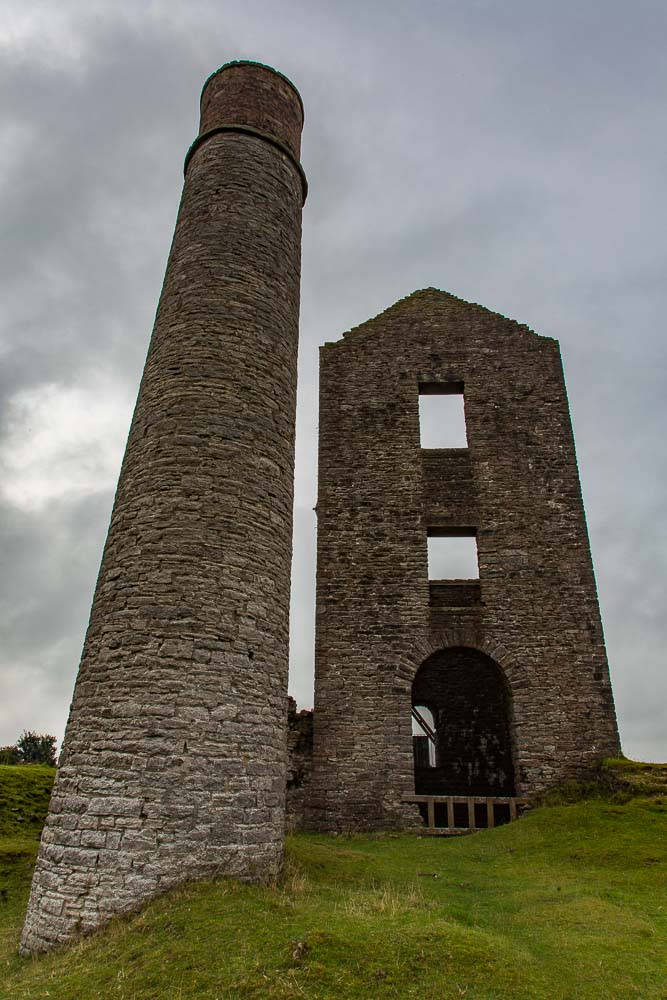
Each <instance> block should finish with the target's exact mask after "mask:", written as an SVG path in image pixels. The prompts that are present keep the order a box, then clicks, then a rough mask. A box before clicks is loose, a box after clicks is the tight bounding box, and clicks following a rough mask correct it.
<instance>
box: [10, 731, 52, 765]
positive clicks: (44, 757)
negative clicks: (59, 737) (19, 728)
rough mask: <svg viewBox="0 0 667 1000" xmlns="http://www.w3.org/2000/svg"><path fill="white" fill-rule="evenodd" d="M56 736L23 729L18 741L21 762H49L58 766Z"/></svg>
mask: <svg viewBox="0 0 667 1000" xmlns="http://www.w3.org/2000/svg"><path fill="white" fill-rule="evenodd" d="M56 742H57V741H56V738H55V736H46V735H44V736H42V735H40V734H39V733H33V732H30V730H25V729H24V730H23V732H22V733H21V735H20V737H19V738H18V740H17V741H16V751H17V753H18V757H19V759H18V762H17V763H19V764H48V765H49V766H50V767H55V766H56Z"/></svg>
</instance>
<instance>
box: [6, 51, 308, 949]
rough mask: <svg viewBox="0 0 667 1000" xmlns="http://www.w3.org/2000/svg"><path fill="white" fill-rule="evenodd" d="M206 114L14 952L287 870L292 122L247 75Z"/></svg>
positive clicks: (296, 231) (231, 77) (251, 67)
mask: <svg viewBox="0 0 667 1000" xmlns="http://www.w3.org/2000/svg"><path fill="white" fill-rule="evenodd" d="M228 90H229V93H231V94H232V97H233V99H230V100H231V104H230V100H228ZM242 95H244V96H243V100H241V96H242ZM235 102H236V103H235ZM231 105H234V106H236V107H237V113H235V114H234V115H232V114H231V112H230V106H231ZM202 107H203V109H204V113H203V116H202V131H201V134H200V137H199V140H198V141H197V142H196V143H195V145H194V146H193V147H192V149H191V151H190V154H189V157H188V160H187V170H186V177H185V186H184V189H183V197H182V201H181V206H180V211H179V215H178V220H177V223H176V231H175V234H174V240H173V244H172V248H171V253H170V255H169V261H168V264H167V271H166V276H165V281H164V287H163V290H162V295H161V298H160V303H159V307H158V311H157V316H156V320H155V327H154V330H153V336H152V340H151V343H150V348H149V352H148V357H147V361H146V367H145V371H144V375H143V379H142V383H141V388H140V391H139V398H138V401H137V405H136V409H135V413H134V417H133V420H132V426H131V429H130V434H129V439H128V443H127V450H126V453H125V458H124V460H123V466H122V470H121V474H120V480H119V483H118V490H117V493H116V499H115V503H114V508H113V513H112V517H111V524H110V527H109V534H108V538H107V542H106V546H105V549H104V555H103V559H102V565H101V569H100V574H99V578H98V581H97V587H96V591H95V597H94V601H93V607H92V612H91V618H90V625H89V628H88V633H87V636H86V640H85V646H84V650H83V656H82V660H81V666H80V670H79V675H78V678H77V682H76V688H75V691H74V698H73V701H72V707H71V712H70V718H69V722H68V726H67V731H66V735H65V740H64V744H63V751H62V757H61V765H60V769H59V773H58V778H57V782H56V786H55V789H54V792H53V797H52V800H51V807H50V811H49V815H48V818H47V822H46V827H45V829H44V834H43V838H42V843H41V847H40V853H39V857H38V861H37V867H36V871H35V875H34V881H33V887H32V893H31V897H30V902H29V906H28V913H27V917H26V922H25V928H24V934H23V940H22V946H21V947H22V950H23V952H24V953H29V952H38V951H44V950H47V949H49V948H52V947H53V946H55V945H57V944H59V943H61V942H63V941H66V940H68V939H70V938H72V937H73V936H75V935H77V934H80V933H85V932H87V931H91V930H92V929H94V928H95V927H97V926H98V925H100V924H101V923H103V922H104V921H105V920H107V919H108V918H109V917H111V916H112V915H114V914H117V913H123V912H127V911H129V910H133V909H136V908H137V907H138V906H139V905H141V903H142V902H143V901H144V900H146V899H147V898H150V897H151V896H154V895H155V894H157V893H160V892H162V891H164V890H165V889H167V888H169V887H171V886H173V885H175V884H177V883H179V882H183V881H185V880H189V879H193V878H200V877H204V876H209V875H213V874H215V873H218V872H222V873H225V874H228V875H231V876H236V877H238V878H241V879H245V880H258V879H266V878H271V877H272V876H274V875H275V874H276V872H277V870H278V867H279V865H280V863H281V859H282V851H283V832H284V809H285V774H286V747H285V699H286V695H287V650H288V611H289V592H290V562H291V551H292V499H293V462H294V417H295V401H296V361H297V336H298V314H299V275H300V246H301V208H302V202H303V197H304V182H303V176H302V173H301V171H300V168H299V166H298V163H297V162H296V158H298V155H299V148H298V136H299V133H300V130H301V124H302V121H303V118H302V108H301V101H300V98H299V96H298V94H297V93H296V91H295V90H294V88H293V87H292V85H291V84H290V83H289V82H288V81H286V80H285V78H284V77H282V76H280V75H279V74H277V73H276V72H274V71H272V70H270V69H268V68H267V67H263V66H260V65H257V64H250V63H243V64H232V65H231V66H228V67H223V70H222V71H219V72H218V73H217V74H215V75H214V76H213V77H212V78H211V79H210V80H209V81H208V83H207V86H206V88H205V92H204V96H203V101H202ZM239 108H240V110H239ZM230 117H231V118H232V121H231V122H230V121H229V118H230ZM230 126H231V127H230ZM267 131H269V132H271V133H272V137H269V139H266V138H265V137H264V135H260V134H257V133H259V132H261V133H265V132H267Z"/></svg>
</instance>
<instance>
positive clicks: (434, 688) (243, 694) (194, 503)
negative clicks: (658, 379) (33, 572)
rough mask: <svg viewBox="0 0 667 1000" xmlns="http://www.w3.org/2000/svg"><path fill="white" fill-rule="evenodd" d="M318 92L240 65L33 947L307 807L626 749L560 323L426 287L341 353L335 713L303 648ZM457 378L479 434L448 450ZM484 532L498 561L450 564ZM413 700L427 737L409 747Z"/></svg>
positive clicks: (54, 826)
mask: <svg viewBox="0 0 667 1000" xmlns="http://www.w3.org/2000/svg"><path fill="white" fill-rule="evenodd" d="M302 125H303V107H302V104H301V99H300V97H299V95H298V93H297V91H296V90H295V89H294V87H293V86H292V84H291V83H290V82H289V81H288V80H286V79H285V77H283V76H282V75H281V74H279V73H277V72H275V71H274V70H271V69H270V68H268V67H265V66H261V65H258V64H255V63H248V62H242V63H231V64H228V65H227V66H223V67H222V69H221V70H219V71H218V72H217V73H215V74H213V76H212V77H211V78H210V79H209V80H208V81H207V83H206V84H205V86H204V90H203V93H202V102H201V125H200V133H199V137H198V138H197V140H196V141H195V142H194V144H193V146H192V147H191V149H190V151H189V153H188V155H187V157H186V169H185V183H184V188H183V196H182V200H181V206H180V211H179V215H178V220H177V223H176V231H175V234H174V240H173V244H172V248H171V252H170V255H169V260H168V263H167V270H166V275H165V280H164V287H163V290H162V295H161V298H160V303H159V307H158V311H157V316H156V320H155V327H154V330H153V335H152V339H151V343H150V347H149V351H148V357H147V360H146V367H145V370H144V374H143V378H142V382H141V387H140V391H139V398H138V401H137V405H136V409H135V413H134V417H133V420H132V425H131V429H130V434H129V438H128V442H127V449H126V452H125V457H124V460H123V465H122V469H121V473H120V479H119V483H118V490H117V493H116V498H115V502H114V507H113V512H112V517H111V524H110V527H109V534H108V538H107V542H106V546H105V550H104V555H103V559H102V565H101V568H100V573H99V578H98V581H97V586H96V590H95V596H94V600H93V606H92V612H91V618H90V625H89V628H88V633H87V636H86V640H85V645H84V650H83V656H82V660H81V666H80V669H79V674H78V678H77V682H76V688H75V691H74V697H73V701H72V707H71V713H70V718H69V722H68V726H67V731H66V735H65V741H64V744H63V750H62V756H61V761H60V768H59V773H58V778H57V781H56V785H55V789H54V792H53V797H52V801H51V806H50V811H49V815H48V818H47V823H46V827H45V829H44V834H43V838H42V843H41V847H40V853H39V857H38V861H37V867H36V870H35V876H34V880H33V887H32V893H31V897H30V902H29V905H28V913H27V917H26V922H25V927H24V934H23V940H22V946H21V947H22V950H23V952H24V953H31V952H37V951H44V950H48V949H49V948H52V947H54V946H55V945H57V944H59V943H62V942H64V941H67V940H69V939H70V938H72V937H74V936H75V935H77V934H79V933H83V932H86V931H90V930H92V929H94V928H95V927H97V926H99V925H100V924H102V923H104V922H105V921H106V920H107V919H109V918H110V917H111V916H113V915H114V914H118V913H123V912H128V911H130V910H133V909H136V908H137V907H138V906H140V905H141V903H142V902H143V901H145V900H147V899H149V898H151V897H152V896H154V895H156V894H158V893H160V892H163V891H164V890H166V889H168V888H170V887H172V886H174V885H177V884H178V883H180V882H183V881H185V880H191V879H194V878H201V877H206V876H209V875H212V874H217V873H221V874H226V875H231V876H233V877H237V878H240V879H244V880H258V879H266V878H271V877H273V876H275V874H276V873H277V871H278V868H279V865H280V863H281V858H282V850H283V835H284V829H285V793H286V789H285V786H286V779H287V780H288V782H289V786H290V787H289V796H290V803H291V808H292V820H291V822H292V825H295V824H298V823H301V824H305V825H307V826H309V827H310V828H312V829H319V830H334V831H338V830H348V829H367V830H375V829H386V828H392V827H404V826H414V825H415V824H418V823H419V822H420V820H419V813H418V811H417V809H416V807H415V805H414V804H410V803H406V802H405V801H404V799H405V797H406V795H409V794H410V793H414V791H415V789H416V790H417V791H418V792H419V791H424V792H428V793H430V794H439V793H443V794H451V793H455V792H463V793H464V794H468V795H471V794H482V795H511V794H513V793H514V792H520V793H531V792H533V791H535V790H537V789H540V788H543V787H544V786H546V785H549V784H551V783H553V782H556V781H560V780H562V779H564V778H570V777H575V776H577V775H580V774H584V773H586V772H587V770H588V769H590V767H591V766H592V765H593V764H594V762H596V761H597V760H599V759H600V758H601V757H604V756H607V755H609V754H611V753H614V752H616V751H617V750H618V736H617V730H616V722H615V716H614V709H613V702H612V697H611V690H610V686H609V675H608V668H607V661H606V656H605V648H604V641H603V636H602V628H601V623H600V616H599V610H598V604H597V597H596V590H595V582H594V578H593V569H592V564H591V558H590V552H589V546H588V539H587V534H586V525H585V519H584V512H583V506H582V501H581V494H580V489H579V479H578V473H577V465H576V459H575V452H574V444H573V439H572V433H571V429H570V421H569V414H568V406H567V398H566V393H565V386H564V381H563V374H562V369H561V363H560V356H559V350H558V344H557V343H556V341H554V340H551V339H549V338H546V337H540V336H538V335H536V334H535V333H532V332H531V331H530V330H528V329H527V328H526V327H523V326H520V325H518V324H516V323H514V322H512V321H510V320H507V319H504V318H502V317H501V316H498V315H496V314H495V313H492V312H489V311H488V310H486V309H483V308H482V307H480V306H476V305H470V304H468V303H465V302H462V301H460V300H459V299H456V298H454V297H453V296H451V295H448V294H446V293H444V292H439V291H435V290H434V289H428V290H426V291H422V292H417V293H415V294H414V295H412V296H410V297H408V298H407V299H404V300H402V301H401V302H398V303H397V304H396V305H394V306H392V307H391V308H390V309H388V310H387V311H386V312H385V313H383V314H382V315H380V316H378V317H376V318H375V319H373V320H370V321H369V322H368V323H366V324H364V325H363V326H361V327H358V328H357V329H355V330H352V331H350V332H349V333H348V334H346V335H345V337H344V338H343V339H342V340H340V341H338V342H336V343H334V344H327V345H325V346H324V347H323V348H322V352H321V398H320V443H319V498H318V508H317V510H318V571H317V623H316V686H315V715H314V724H313V719H312V717H311V716H310V715H309V714H308V713H301V714H299V715H298V714H297V713H296V708H295V706H294V705H292V706H291V707H290V726H289V742H290V747H289V749H290V766H289V772H288V762H287V732H288V726H287V719H286V704H287V656H288V609H289V590H290V562H291V552H292V502H293V465H294V417H295V399H296V358H297V332H298V313H299V275H300V243H301V209H302V205H303V202H304V200H305V196H306V182H305V177H304V174H303V171H302V169H301V166H300V163H299V155H300V153H299V147H300V135H301V129H302ZM432 396H458V397H459V398H460V399H461V400H462V401H463V404H464V408H465V423H466V429H467V439H466V441H465V442H464V443H465V445H466V446H465V447H453V448H452V447H447V446H444V447H441V448H434V449H433V448H424V447H422V446H421V440H420V422H419V406H420V398H421V399H424V398H426V397H432ZM456 536H460V537H464V538H467V539H468V540H469V543H470V544H471V545H472V546H473V548H475V546H476V554H477V564H476V567H477V566H478V570H477V568H475V571H474V573H472V574H471V575H470V578H465V579H459V578H458V576H459V574H458V573H457V572H455V571H454V570H452V572H451V573H448V572H445V573H444V576H443V575H442V574H441V575H440V576H438V578H433V579H429V572H428V559H427V554H428V546H429V541H430V540H438V539H440V540H447V539H449V538H453V537H456ZM413 719H416V720H417V721H418V723H419V730H418V732H417V734H416V735H415V736H414V737H413V731H412V725H413Z"/></svg>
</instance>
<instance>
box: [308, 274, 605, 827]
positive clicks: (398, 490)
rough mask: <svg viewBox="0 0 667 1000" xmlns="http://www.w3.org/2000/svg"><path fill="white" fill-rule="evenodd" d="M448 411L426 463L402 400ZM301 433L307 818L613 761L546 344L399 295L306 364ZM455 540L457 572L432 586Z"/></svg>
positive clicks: (498, 787)
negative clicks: (436, 566) (308, 533)
mask: <svg viewBox="0 0 667 1000" xmlns="http://www.w3.org/2000/svg"><path fill="white" fill-rule="evenodd" d="M452 395H454V396H458V397H459V398H460V401H461V402H462V404H463V405H464V409H465V428H466V437H467V444H466V441H465V440H464V444H466V446H465V447H456V448H447V447H445V448H423V447H422V446H421V442H420V421H419V404H420V398H422V400H423V398H424V397H430V396H441V397H447V396H452ZM319 419H320V437H319V495H318V504H317V516H318V544H317V611H316V616H317V617H316V649H315V726H314V759H313V779H312V785H311V789H310V795H309V824H310V825H311V826H313V827H314V828H316V829H323V830H338V829H350V828H351V829H358V828H363V829H382V828H385V827H387V826H392V825H397V824H398V825H400V824H401V823H402V822H404V821H405V820H406V810H407V809H408V808H412V809H414V806H412V807H406V806H405V805H404V804H402V798H403V796H404V795H405V794H406V793H410V792H412V791H417V792H422V793H428V794H448V795H451V794H455V793H459V794H461V793H463V794H466V795H485V796H488V795H505V796H508V795H515V794H517V793H519V794H524V795H525V794H530V793H532V792H535V791H537V790H539V789H541V788H544V787H545V786H547V785H550V784H553V783H555V782H559V781H562V780H564V779H569V778H575V777H577V776H581V775H583V774H585V773H586V772H587V771H590V769H591V765H592V764H593V762H595V761H596V760H599V759H600V758H601V757H604V756H608V755H611V754H613V753H617V752H618V749H619V745H618V734H617V729H616V718H615V713H614V706H613V700H612V694H611V688H610V683H609V671H608V666H607V659H606V653H605V646H604V639H603V634H602V626H601V622H600V614H599V608H598V601H597V593H596V588H595V580H594V576H593V567H592V563H591V557H590V551H589V544H588V537H587V532H586V522H585V518H584V510H583V505H582V500H581V492H580V487H579V476H578V471H577V463H576V456H575V450H574V441H573V438H572V431H571V427H570V419H569V412H568V404H567V396H566V392H565V383H564V379H563V372H562V367H561V360H560V352H559V348H558V343H557V342H556V341H555V340H552V339H550V338H548V337H541V336H538V335H537V334H535V333H533V332H532V331H531V330H529V329H528V328H527V327H525V326H520V325H519V324H517V323H515V322H513V321H511V320H508V319H505V318H504V317H502V316H499V315H497V314H496V313H493V312H490V311H489V310H487V309H484V308H482V307H481V306H478V305H472V304H470V303H467V302H463V301H461V300H460V299H457V298H454V296H452V295H448V294H446V293H444V292H440V291H437V290H435V289H432V288H431V289H426V290H425V291H421V292H416V293H415V294H414V295H411V296H409V297H408V298H406V299H403V300H402V301H400V302H398V303H396V304H395V305H394V306H392V307H391V308H390V309H388V310H387V311H386V312H384V313H382V314H381V315H380V316H377V317H376V318H375V319H372V320H370V321H369V322H367V323H365V324H363V325H362V326H360V327H357V328H356V329H354V330H351V331H350V332H349V333H347V334H346V335H345V336H344V338H343V339H342V340H340V341H338V342H336V343H332V344H325V345H324V347H322V348H321V355H320V418H319ZM457 536H458V537H464V538H468V539H469V541H470V543H471V545H472V546H473V549H474V548H476V554H477V565H478V571H477V572H475V573H474V578H471V579H457V578H456V577H457V574H456V573H445V578H442V576H440V577H439V578H433V579H430V578H429V572H428V561H427V552H428V545H429V542H430V541H431V540H435V541H436V542H437V541H438V540H439V539H442V540H445V542H446V540H448V539H452V538H456V537H457ZM412 711H414V712H415V713H416V716H417V718H418V719H419V721H420V722H421V723H422V726H421V727H420V728H421V730H422V732H423V733H424V735H422V736H421V738H420V737H419V736H418V737H417V738H416V739H415V740H414V741H413V738H412V730H411V714H412ZM425 716H429V717H430V724H429V721H428V720H427V719H426V718H425ZM424 722H425V723H426V724H425V725H423V723H424ZM429 744H431V746H430V747H429ZM429 750H430V753H429Z"/></svg>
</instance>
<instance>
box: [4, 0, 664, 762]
mask: <svg viewBox="0 0 667 1000" xmlns="http://www.w3.org/2000/svg"><path fill="white" fill-rule="evenodd" d="M666 44H667V5H666V4H665V3H664V0H632V3H630V2H629V0H559V2H558V3H554V2H552V0H504V2H501V0H412V2H408V0H402V2H397V0H356V2H349V0H336V2H335V3H334V2H325V0H319V2H318V0H282V2H280V3H276V2H275V0H273V2H271V0H214V2H212V0H189V2H181V0H179V2H176V0H173V2H172V0H162V2H155V3H153V2H146V0H133V2H130V0H114V2H109V0H105V2H96V0H85V3H79V2H76V0H59V2H58V3H53V0H48V2H46V3H41V2H39V0H31V2H30V3H26V2H25V0H4V3H3V7H2V12H1V13H0V153H1V155H0V227H1V228H0V232H1V235H2V239H1V241H0V257H1V262H0V283H1V289H0V302H1V310H0V357H1V359H2V364H1V366H0V536H1V546H0V559H1V566H2V572H1V577H0V621H1V628H2V636H1V639H0V670H1V674H0V687H1V691H2V698H1V699H0V744H5V743H12V742H14V741H15V739H16V738H17V736H18V735H19V733H20V732H21V730H22V729H24V728H28V729H36V730H39V731H42V732H50V733H54V734H55V735H57V736H58V739H59V740H60V738H61V736H62V732H63V728H64V724H65V720H66V716H67V710H68V707H69V701H70V697H71V693H72V688H73V684H74V677H75V673H76V669H77V665H78V659H79V655H80V651H81V645H82V641H83V634H84V630H85V626H86V622H87V618H88V613H89V609H90V602H91V598H92V593H93V587H94V583H95V578H96V575H97V569H98V565H99V559H100V555H101V551H102V545H103V542H104V537H105V534H106V528H107V524H108V518H109V513H110V509H111V502H112V499H113V491H114V488H115V482H116V477H117V475H118V469H119V465H120V460H121V457H122V451H123V447H124V443H125V438H126V435H127V430H128V426H129V420H130V416H131V409H132V406H133V403H134V397H135V395H136V391H137V387H138V383H139V378H140V374H141V368H142V365H143V361H144V356H145V352H146V348H147V345H148V338H149V335H150V329H151V325H152V319H153V313H154V310H155V306H156V303H157V299H158V295H159V291H160V285H161V281H162V276H163V271H164V265H165V261H166V256H167V252H168V248H169V243H170V239H171V234H172V230H173V225H174V221H175V216H176V211H177V207H178V200H179V196H180V189H181V185H182V164H183V157H184V154H185V152H186V150H187V148H188V145H189V144H190V142H191V140H192V139H193V138H194V136H195V135H196V131H197V126H198V99H199V92H200V89H201V85H202V83H203V82H204V80H205V79H206V77H207V76H208V75H209V73H210V72H211V71H212V70H214V69H216V68H217V67H218V66H219V65H220V64H222V63H224V62H226V61H228V60H230V59H237V58H250V59H257V60H260V61H262V62H267V63H269V64H271V65H273V66H275V67H276V68H278V69H280V70H282V71H283V72H284V73H286V74H287V75H288V76H289V77H290V78H291V79H292V80H293V81H294V83H295V84H296V85H297V87H298V88H299V90H300V92H301V94H302V96H303V100H304V104H305V107H306V128H305V132H304V144H303V164H304V167H305V169H306V172H307V174H308V178H309V182H310V194H309V198H308V202H307V205H306V209H305V213H304V242H303V286H302V324H301V356H300V395H299V422H298V441H297V497H296V509H295V521H296V535H295V563H294V591H293V628H292V631H293V639H292V680H291V688H292V692H293V693H294V694H295V696H296V697H297V699H298V700H299V702H300V703H301V705H303V706H307V705H310V704H312V701H311V699H312V644H313V635H312V630H313V624H312V621H313V601H314V573H315V566H314V530H315V526H314V515H313V513H312V507H313V505H314V503H315V494H316V421H317V415H316V413H317V347H318V345H319V344H321V343H322V342H323V341H325V340H336V339H338V337H339V336H340V334H341V333H342V331H344V330H346V329H348V328H349V327H351V326H353V325H355V324H357V323H359V322H362V321H363V320H364V319H366V318H368V317H370V316H373V315H375V314H376V313H378V312H379V311H381V310H382V309H383V308H385V307H386V306H388V305H389V304H391V303H392V302H394V301H395V300H396V299H398V298H400V297H402V296H404V295H406V294H408V293H409V292H411V291H413V290H414V289H416V288H423V287H425V286H429V285H434V286H436V287H439V288H443V289H446V290H448V291H451V292H453V293H454V294H456V295H458V296H460V297H462V298H466V299H469V300H471V301H474V302H480V303H482V304H483V305H486V306H488V307H489V308H491V309H493V310H496V311H498V312H501V313H503V314H505V315H507V316H510V317H512V318H514V319H517V320H520V321H521V322H524V323H527V324H528V325H530V326H531V327H533V329H535V330H537V331H538V332H540V333H544V334H547V335H549V336H552V337H557V338H558V339H559V340H560V342H561V347H562V351H563V358H564V363H565V371H566V377H567V382H568V391H569V395H570V401H571V408H572V417H573V422H574V429H575V436H576V440H577V449H578V456H579V464H580V468H581V476H582V485H583V491H584V499H585V503H586V509H587V514H588V524H589V530H590V535H591V543H592V548H593V556H594V561H595V567H596V573H597V580H598V588H599V593H600V600H601V605H602V614H603V620H604V623H605V630H606V635H607V644H608V652H609V658H610V664H611V670H612V681H613V684H614V689H615V695H616V702H617V708H618V713H619V720H620V726H621V736H622V740H623V745H624V749H625V752H626V753H627V754H628V755H630V756H634V757H637V758H642V759H653V760H665V759H667V719H666V714H667V710H666V703H667V671H666V669H665V662H666V655H665V650H666V648H667V613H666V609H667V600H666V597H667V595H666V590H667V585H666V580H667V565H666V563H667V556H666V553H667V517H666V513H667V512H666V510H665V507H666V504H665V491H666V486H667V469H666V462H665V452H666V449H665V446H664V436H665V413H666V410H667V393H666V392H665V381H666V379H665V376H666V374H667V373H666V367H667V366H666V364H665V360H666V358H665V355H666V350H665V334H664V317H665V316H666V315H667V301H666V299H667V282H666V281H665V278H666V275H665V270H666V265H667V235H666V234H667V226H666V225H665V218H666V209H667V197H666V193H665V178H667V138H666V137H667V121H666V118H667V113H666V110H665V109H666V107H667V102H666V100H665V96H666V89H667V88H666V83H667V61H666V60H665V58H664V53H665V47H666Z"/></svg>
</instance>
